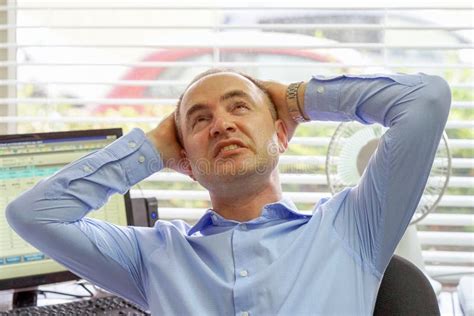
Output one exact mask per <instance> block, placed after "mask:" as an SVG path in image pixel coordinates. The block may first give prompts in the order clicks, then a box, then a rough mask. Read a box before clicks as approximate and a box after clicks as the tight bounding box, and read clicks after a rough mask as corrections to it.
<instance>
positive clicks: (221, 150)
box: [214, 141, 246, 157]
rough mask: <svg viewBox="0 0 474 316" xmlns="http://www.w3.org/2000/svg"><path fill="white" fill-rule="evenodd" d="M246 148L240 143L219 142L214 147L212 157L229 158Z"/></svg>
mask: <svg viewBox="0 0 474 316" xmlns="http://www.w3.org/2000/svg"><path fill="white" fill-rule="evenodd" d="M245 148H246V147H245V146H244V144H243V143H242V142H240V141H227V142H221V143H220V144H218V145H217V146H216V150H215V151H214V157H223V156H229V155H232V154H236V153H239V152H241V151H243V150H244V149H245Z"/></svg>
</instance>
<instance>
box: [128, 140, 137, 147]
mask: <svg viewBox="0 0 474 316" xmlns="http://www.w3.org/2000/svg"><path fill="white" fill-rule="evenodd" d="M136 146H137V143H135V142H134V141H130V142H128V147H130V148H135V147H136Z"/></svg>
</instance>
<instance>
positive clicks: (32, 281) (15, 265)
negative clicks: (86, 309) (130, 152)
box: [0, 128, 132, 307]
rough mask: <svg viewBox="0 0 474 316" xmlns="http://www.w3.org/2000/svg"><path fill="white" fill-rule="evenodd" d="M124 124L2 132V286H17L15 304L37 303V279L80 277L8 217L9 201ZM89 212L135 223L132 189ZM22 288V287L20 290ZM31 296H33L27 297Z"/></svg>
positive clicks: (116, 132)
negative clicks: (29, 239) (31, 240)
mask: <svg viewBox="0 0 474 316" xmlns="http://www.w3.org/2000/svg"><path fill="white" fill-rule="evenodd" d="M120 136H122V129H121V128H115V129H99V130H82V131H67V132H52V133H35V134H16V135H0V291H1V290H6V289H16V290H15V292H16V293H15V296H14V301H15V302H14V303H13V306H14V307H15V306H21V305H23V306H24V305H34V304H35V302H36V296H34V297H32V295H34V294H36V291H31V290H30V291H27V290H28V288H30V289H31V287H36V286H38V285H43V284H49V283H57V282H63V281H69V280H74V279H79V277H77V276H76V275H74V274H72V273H71V272H69V271H68V270H67V269H66V268H65V267H64V266H62V265H60V264H59V263H57V262H56V261H54V260H52V259H51V258H48V256H46V255H44V254H43V253H41V252H40V251H38V250H37V249H36V248H34V247H33V246H31V245H30V244H29V243H27V242H26V241H24V240H23V239H22V238H21V237H19V236H18V235H17V234H16V233H15V232H14V231H13V230H12V229H11V228H10V226H9V225H8V223H7V220H6V218H5V208H6V206H7V204H8V203H9V202H10V201H11V200H13V199H15V198H16V197H17V196H18V195H19V194H20V193H22V192H24V191H25V190H27V189H29V188H31V187H32V186H33V185H34V184H35V183H36V182H38V181H39V180H41V179H42V178H45V177H48V176H50V175H52V174H53V173H54V172H56V171H57V170H59V169H61V168H62V167H64V166H65V165H67V164H68V163H70V162H72V161H74V160H76V159H78V158H80V157H82V156H84V155H86V154H88V153H90V152H92V151H95V150H98V149H101V148H103V147H105V146H106V145H108V144H110V143H112V142H113V141H115V140H116V139H117V138H119V137H120ZM88 216H90V217H93V218H99V219H104V220H106V221H108V222H111V223H114V224H118V225H129V224H131V216H132V214H131V201H130V195H129V192H127V193H126V194H125V195H123V196H122V195H119V194H115V195H113V196H112V197H111V198H110V200H109V202H108V203H107V204H106V205H104V206H103V207H102V208H101V209H99V210H97V211H93V212H91V213H89V215H88ZM18 289H23V291H22V290H18ZM28 301H29V302H28Z"/></svg>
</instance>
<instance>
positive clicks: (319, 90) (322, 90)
mask: <svg viewBox="0 0 474 316" xmlns="http://www.w3.org/2000/svg"><path fill="white" fill-rule="evenodd" d="M316 91H318V92H319V93H323V92H324V87H318V88H317V89H316Z"/></svg>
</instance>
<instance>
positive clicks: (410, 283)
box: [374, 255, 441, 316]
mask: <svg viewBox="0 0 474 316" xmlns="http://www.w3.org/2000/svg"><path fill="white" fill-rule="evenodd" d="M374 315H377V316H379V315H380V316H381V315H383V316H387V315H429V316H433V315H441V314H440V311H439V306H438V299H437V298H436V294H435V292H434V290H433V288H432V287H431V284H430V282H429V281H428V279H427V278H426V276H425V275H424V274H423V272H422V271H421V270H420V269H418V267H417V266H415V265H414V264H413V263H411V262H410V261H408V260H406V259H404V258H402V257H400V256H397V255H394V256H393V257H392V259H391V260H390V263H389V265H388V267H387V269H386V270H385V273H384V276H383V279H382V283H381V284H380V289H379V292H378V294H377V301H376V303H375V308H374Z"/></svg>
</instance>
